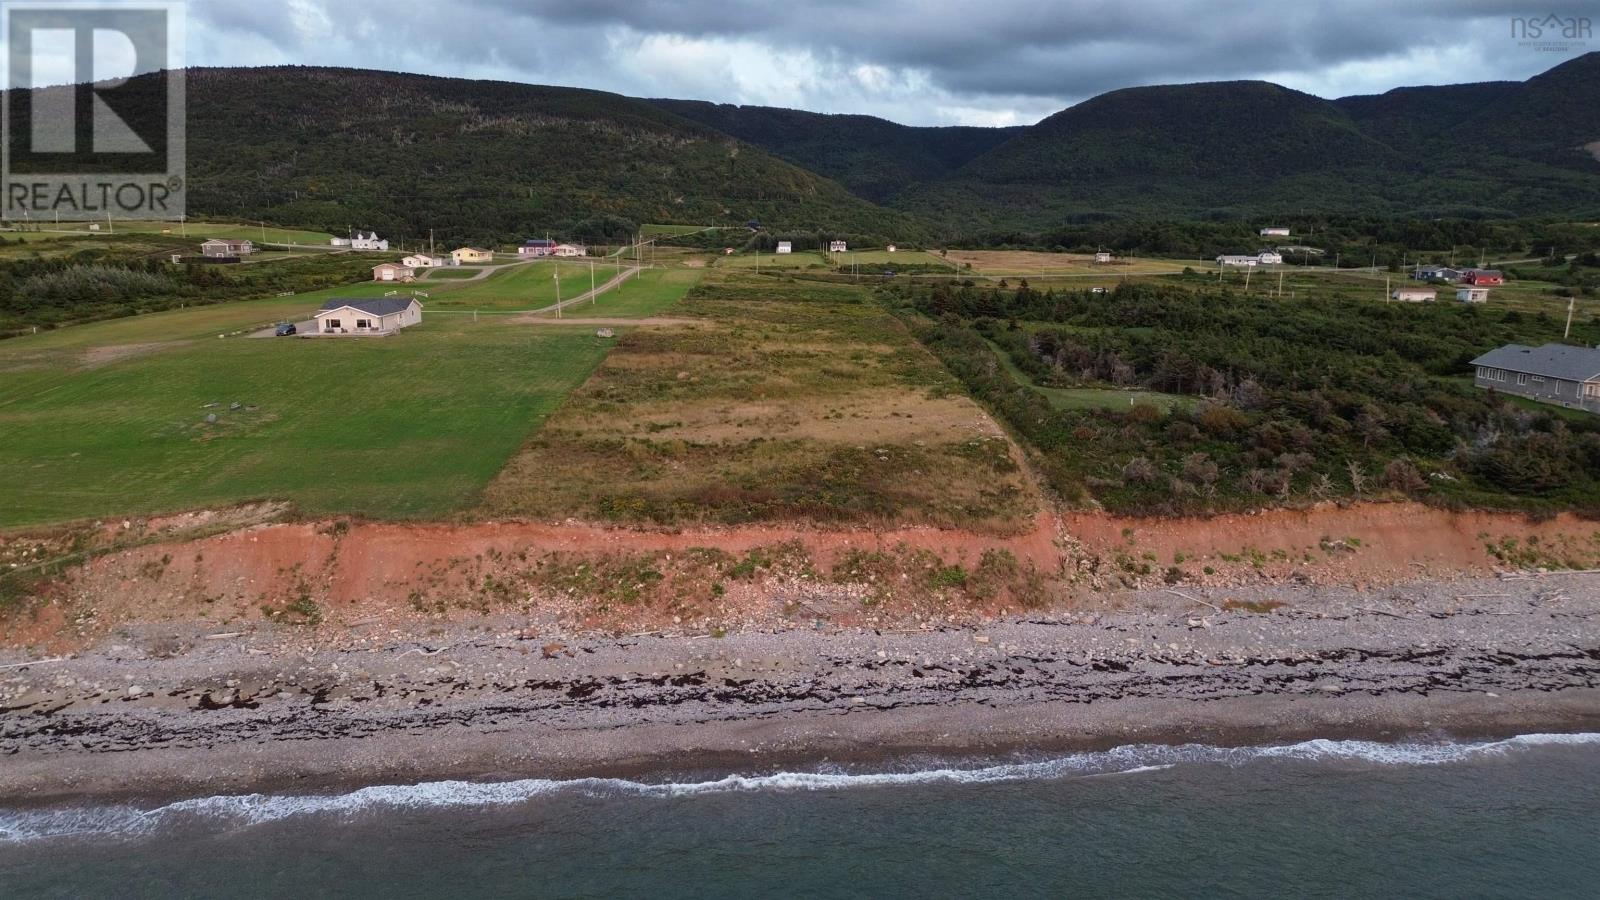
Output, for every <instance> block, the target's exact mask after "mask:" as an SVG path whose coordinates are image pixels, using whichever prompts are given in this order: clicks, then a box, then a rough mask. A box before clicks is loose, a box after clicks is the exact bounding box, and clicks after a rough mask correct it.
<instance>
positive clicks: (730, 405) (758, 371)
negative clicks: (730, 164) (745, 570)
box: [484, 270, 1039, 531]
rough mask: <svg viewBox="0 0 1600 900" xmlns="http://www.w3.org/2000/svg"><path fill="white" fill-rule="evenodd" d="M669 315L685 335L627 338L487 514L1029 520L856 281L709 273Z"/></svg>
mask: <svg viewBox="0 0 1600 900" xmlns="http://www.w3.org/2000/svg"><path fill="white" fill-rule="evenodd" d="M603 309H604V307H603V305H602V310H603ZM674 314H675V315H683V316H692V317H695V318H696V319H698V320H699V322H698V323H697V327H661V328H652V329H638V330H634V331H630V332H628V333H625V334H624V335H623V336H622V337H621V338H620V339H619V340H618V343H617V347H616V349H615V350H614V351H613V352H612V353H611V355H610V356H609V357H607V360H606V362H605V363H604V364H603V365H602V366H601V368H600V369H599V370H597V371H596V373H595V375H594V377H593V378H592V379H590V381H589V382H588V383H587V384H585V385H584V386H583V388H582V389H581V390H579V391H578V392H577V393H575V394H574V395H573V396H572V398H571V399H570V400H569V401H568V403H567V404H566V405H565V406H564V407H562V409H561V410H560V412H559V413H558V414H557V415H556V416H555V417H553V418H552V419H551V421H550V422H549V423H548V424H547V426H546V427H545V429H544V430H543V431H541V432H540V433H539V434H538V435H537V436H536V437H535V438H534V439H533V440H532V441H530V442H529V443H528V444H527V446H525V447H524V448H523V450H522V451H521V452H520V453H519V454H518V455H517V456H516V457H515V458H514V459H513V460H512V462H511V464H510V465H508V466H507V467H506V469H505V471H504V472H502V473H501V475H500V476H499V477H498V478H496V479H495V481H494V482H493V484H492V485H490V487H489V489H488V490H487V491H486V493H485V504H484V512H485V513H486V514H489V515H527V516H538V517H558V518H559V517H567V516H574V517H579V518H584V519H598V520H611V521H620V522H654V523H677V522H692V521H710V522H727V523H733V522H750V521H774V520H776V521H785V520H794V519H801V520H812V521H819V522H840V521H844V522H860V523H863V524H883V523H896V522H897V523H930V524H939V525H961V526H968V527H979V528H989V529H992V530H996V531H1014V530H1018V529H1021V528H1024V527H1028V526H1029V525H1031V518H1032V515H1033V514H1034V512H1035V511H1036V510H1037V509H1038V508H1039V498H1038V496H1037V494H1036V492H1035V490H1034V488H1033V486H1032V483H1031V481H1029V479H1028V478H1027V477H1026V475H1025V474H1024V473H1023V472H1022V470H1021V469H1020V468H1019V465H1018V457H1017V456H1016V455H1015V450H1014V448H1013V446H1012V444H1011V442H1010V441H1009V439H1007V438H1006V437H1005V436H1004V434H1003V433H1002V432H1001V431H1000V430H999V428H998V427H997V426H996V425H995V423H994V422H993V420H991V419H990V418H989V417H988V415H987V414H985V413H984V412H983V411H982V410H981V409H979V408H978V407H977V405H976V404H974V403H973V402H972V401H971V400H970V399H968V398H967V397H966V396H965V395H964V394H962V393H961V391H960V390H959V388H958V387H957V384H956V382H955V380H954V379H953V378H952V377H951V376H950V374H949V373H948V372H946V371H945V369H944V368H943V367H942V366H941V365H939V363H938V361H937V360H935V359H934V358H933V357H932V356H931V355H930V354H928V353H927V352H926V351H925V350H923V349H922V348H921V347H920V346H918V345H917V343H916V342H915V341H914V340H913V339H912V338H911V336H910V335H909V334H908V333H907V332H906V331H905V329H904V327H903V326H902V325H901V324H900V323H899V322H898V321H896V320H895V319H894V318H893V317H892V316H890V315H889V314H888V313H887V311H885V310H884V309H883V308H882V307H880V306H878V305H877V304H876V303H874V302H872V301H871V299H870V298H869V296H868V294H867V292H866V291H865V290H864V289H859V288H856V287H854V286H850V285H832V284H816V283H806V282H794V283H783V282H772V281H770V280H769V279H764V278H757V277H755V276H754V275H753V274H749V273H740V272H718V271H716V270H712V271H711V272H709V273H707V274H706V277H705V279H704V280H703V281H702V282H701V284H700V285H699V286H698V287H697V288H696V289H695V290H693V291H691V292H690V293H689V294H688V296H686V297H685V298H684V299H683V301H682V302H681V303H679V304H678V306H677V307H676V308H675V309H674Z"/></svg>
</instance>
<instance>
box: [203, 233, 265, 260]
mask: <svg viewBox="0 0 1600 900" xmlns="http://www.w3.org/2000/svg"><path fill="white" fill-rule="evenodd" d="M254 250H255V247H254V246H252V245H251V243H250V242H249V241H235V240H229V239H225V238H212V239H211V240H209V241H205V242H203V243H201V244H200V255H201V256H211V257H232V256H249V255H250V254H251V253H252V252H253V251H254Z"/></svg>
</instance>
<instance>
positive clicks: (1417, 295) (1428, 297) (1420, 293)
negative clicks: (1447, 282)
mask: <svg viewBox="0 0 1600 900" xmlns="http://www.w3.org/2000/svg"><path fill="white" fill-rule="evenodd" d="M1438 296H1439V294H1438V292H1437V291H1435V290H1434V289H1433V288H1414V287H1403V288H1395V289H1394V290H1392V291H1390V292H1389V299H1391V300H1399V301H1400V302H1402V303H1432V302H1433V301H1434V300H1435V299H1436V298H1437V297H1438Z"/></svg>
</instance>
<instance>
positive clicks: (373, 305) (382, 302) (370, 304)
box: [319, 297, 417, 316]
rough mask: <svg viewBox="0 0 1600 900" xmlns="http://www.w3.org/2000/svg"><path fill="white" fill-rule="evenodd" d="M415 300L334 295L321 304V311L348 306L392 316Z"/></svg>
mask: <svg viewBox="0 0 1600 900" xmlns="http://www.w3.org/2000/svg"><path fill="white" fill-rule="evenodd" d="M415 302H417V301H416V298H414V297H368V298H360V297H335V298H333V299H332V300H329V301H328V302H327V303H324V304H322V312H332V311H334V310H336V309H344V308H345V307H347V306H348V307H350V308H351V309H358V310H360V311H362V312H364V313H368V314H371V315H374V316H392V315H394V314H395V313H397V312H400V311H402V310H404V309H405V308H406V307H408V306H410V305H411V304H413V303H415ZM320 314H321V313H319V315H320Z"/></svg>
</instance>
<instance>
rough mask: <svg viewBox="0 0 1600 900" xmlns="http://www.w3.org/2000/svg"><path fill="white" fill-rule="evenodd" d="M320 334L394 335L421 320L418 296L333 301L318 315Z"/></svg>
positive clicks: (325, 305) (337, 299) (318, 330)
mask: <svg viewBox="0 0 1600 900" xmlns="http://www.w3.org/2000/svg"><path fill="white" fill-rule="evenodd" d="M316 321H317V334H393V333H394V332H396V331H399V330H400V329H402V328H405V327H406V326H408V325H415V324H417V323H418V322H421V321H422V304H421V303H418V302H417V300H416V298H415V297H372V298H366V299H359V300H358V299H355V298H338V297H336V298H334V299H332V300H329V301H328V302H327V303H324V304H322V310H321V312H318V313H317V315H316Z"/></svg>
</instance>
